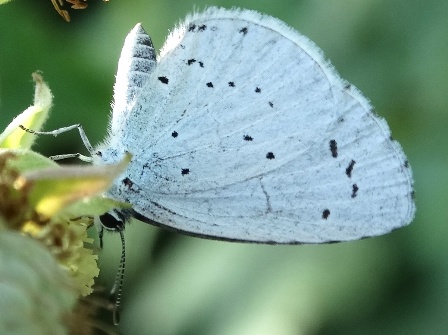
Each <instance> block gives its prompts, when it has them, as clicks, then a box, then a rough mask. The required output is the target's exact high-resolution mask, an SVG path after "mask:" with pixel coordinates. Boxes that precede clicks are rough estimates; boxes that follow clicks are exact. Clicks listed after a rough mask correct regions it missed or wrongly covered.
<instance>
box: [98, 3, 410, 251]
mask: <svg viewBox="0 0 448 335" xmlns="http://www.w3.org/2000/svg"><path fill="white" fill-rule="evenodd" d="M114 100H115V102H114V105H113V113H112V119H111V124H110V133H109V136H108V138H107V140H106V141H105V142H104V143H103V144H102V145H101V146H100V147H99V148H98V149H97V150H95V153H96V156H95V157H94V162H95V164H112V163H116V162H118V161H119V160H121V159H122V158H123V156H124V155H125V153H126V152H130V153H131V154H132V155H133V159H132V161H131V163H130V165H129V167H128V169H127V171H126V172H125V173H124V174H123V175H122V176H121V177H120V178H119V179H117V180H116V181H115V183H114V185H113V187H112V188H111V189H110V190H109V191H108V192H107V195H108V196H109V197H111V198H114V199H117V200H120V201H126V202H129V203H131V204H132V206H133V211H132V212H126V211H121V210H116V211H112V212H109V213H107V214H105V215H103V216H102V217H101V219H102V221H103V224H104V225H105V227H106V229H112V230H114V229H118V230H120V229H122V228H123V224H124V221H126V220H127V219H128V216H129V215H133V216H135V217H136V218H138V219H140V220H143V221H147V222H150V223H153V224H156V225H159V226H164V227H168V228H171V229H174V230H176V231H181V232H184V233H186V234H189V235H194V236H200V237H206V238H212V239H222V240H231V241H246V242H260V243H323V242H331V241H348V240H355V239H359V238H363V237H368V236H376V235H381V234H385V233H388V232H390V231H391V230H393V229H395V228H399V227H402V226H404V225H407V224H409V223H410V222H411V221H412V219H413V217H414V213H415V205H414V201H413V180H412V173H411V169H410V166H409V164H408V161H407V159H406V157H405V155H404V153H403V151H402V149H401V147H400V145H399V144H398V143H397V142H396V141H394V140H392V139H391V136H390V130H389V128H388V126H387V124H386V122H385V121H384V120H383V119H382V118H380V117H379V116H377V115H376V114H375V113H374V112H373V109H372V107H371V105H370V104H369V102H368V100H367V99H366V98H365V97H363V96H362V94H361V93H360V92H359V91H358V90H357V89H356V88H354V87H353V86H352V85H350V84H349V83H347V82H345V81H344V80H342V79H341V78H340V77H339V76H338V74H337V73H336V72H335V70H334V69H333V67H332V66H331V65H330V64H329V63H328V62H327V61H326V60H325V59H324V57H323V55H322V52H321V50H320V49H319V48H318V47H317V46H316V45H314V43H313V42H311V41H310V40H309V39H308V38H306V37H304V36H302V35H300V34H299V33H298V32H296V31H294V30H293V29H291V28H290V27H288V26H287V25H286V24H284V23H283V22H281V21H279V20H277V19H274V18H272V17H269V16H266V15H262V14H259V13H257V12H254V11H249V10H239V9H232V10H226V9H218V8H209V9H207V10H206V11H205V12H203V13H197V14H193V15H191V16H188V17H187V18H186V20H185V21H184V22H183V23H182V24H180V25H179V26H178V27H177V28H176V29H175V30H174V31H172V32H171V34H170V35H169V37H168V39H167V41H166V42H165V45H164V47H163V48H162V50H161V52H160V55H159V56H158V57H156V54H155V51H154V48H153V45H152V42H151V39H150V37H149V36H148V35H147V34H146V33H145V31H144V30H143V28H142V26H141V25H140V24H137V25H136V26H135V28H134V29H133V30H132V31H131V32H130V33H129V35H128V36H127V38H126V41H125V44H124V47H123V51H122V53H121V57H120V61H119V65H118V73H117V77H116V84H115V89H114Z"/></svg>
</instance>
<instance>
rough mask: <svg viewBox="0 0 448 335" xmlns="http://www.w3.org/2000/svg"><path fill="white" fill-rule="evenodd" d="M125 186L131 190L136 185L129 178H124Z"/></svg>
mask: <svg viewBox="0 0 448 335" xmlns="http://www.w3.org/2000/svg"><path fill="white" fill-rule="evenodd" d="M121 182H122V183H123V185H124V186H126V187H127V188H131V187H132V185H134V183H133V182H132V180H130V179H129V178H128V177H126V178H124V179H123V180H122V181H121Z"/></svg>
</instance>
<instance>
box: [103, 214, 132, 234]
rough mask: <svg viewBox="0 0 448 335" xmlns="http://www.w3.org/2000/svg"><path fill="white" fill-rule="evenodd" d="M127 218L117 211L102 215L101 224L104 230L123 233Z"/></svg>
mask: <svg viewBox="0 0 448 335" xmlns="http://www.w3.org/2000/svg"><path fill="white" fill-rule="evenodd" d="M125 221H126V219H125V216H124V215H123V214H122V213H121V212H120V211H117V210H112V211H109V212H107V213H105V214H103V215H100V222H101V225H102V226H103V228H104V229H106V230H110V231H122V230H123V229H124V224H125Z"/></svg>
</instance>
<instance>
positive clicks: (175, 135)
mask: <svg viewBox="0 0 448 335" xmlns="http://www.w3.org/2000/svg"><path fill="white" fill-rule="evenodd" d="M178 135H179V133H178V132H177V131H173V132H172V133H171V136H173V137H174V138H176V137H177V136H178Z"/></svg>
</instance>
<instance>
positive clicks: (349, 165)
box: [345, 159, 356, 178]
mask: <svg viewBox="0 0 448 335" xmlns="http://www.w3.org/2000/svg"><path fill="white" fill-rule="evenodd" d="M355 163H356V162H355V161H354V160H353V159H352V160H351V162H350V163H349V164H348V166H347V168H346V169H345V174H346V175H347V177H349V178H351V177H352V171H353V167H354V166H355Z"/></svg>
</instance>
